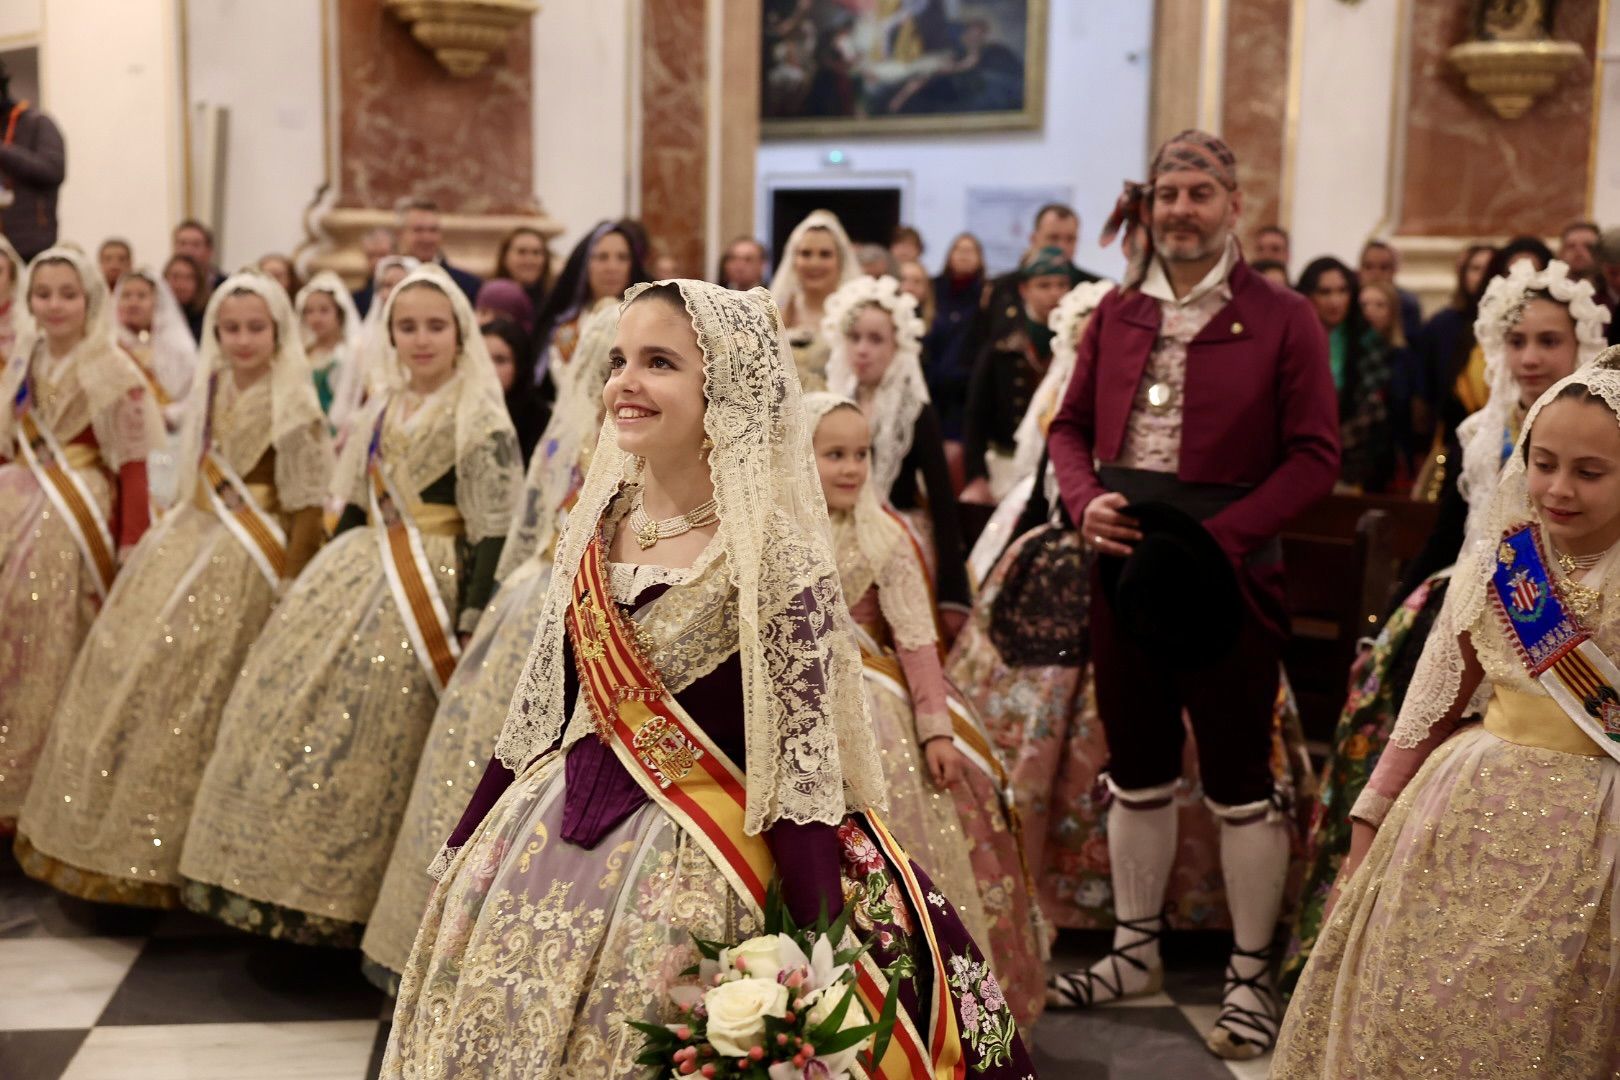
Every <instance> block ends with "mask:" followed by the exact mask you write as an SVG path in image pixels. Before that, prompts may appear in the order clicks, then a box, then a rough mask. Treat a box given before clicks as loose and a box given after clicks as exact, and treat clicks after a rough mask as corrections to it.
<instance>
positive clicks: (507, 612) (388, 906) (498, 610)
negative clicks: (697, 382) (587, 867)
mask: <svg viewBox="0 0 1620 1080" xmlns="http://www.w3.org/2000/svg"><path fill="white" fill-rule="evenodd" d="M618 325H619V312H618V308H617V306H613V307H609V308H607V309H606V310H604V311H602V312H599V313H598V314H597V315H595V316H594V317H593V318H592V319H591V320H590V322H588V323H587V324H586V326H585V330H584V332H583V333H582V334H581V335H580V339H579V344H578V346H577V347H576V348H575V350H574V355H573V359H572V360H571V361H570V362H569V364H568V365H567V366H566V367H565V368H563V369H562V371H560V372H556V373H554V374H555V375H556V376H557V378H558V381H559V384H560V386H561V388H562V389H561V391H560V393H559V395H558V398H557V408H556V410H555V411H553V412H552V414H551V422H550V424H548V425H547V428H546V432H545V435H544V436H543V437H542V438H541V440H540V446H539V448H538V452H537V453H536V454H535V456H534V459H533V460H532V461H531V462H530V464H529V475H528V479H527V480H526V481H525V483H524V487H523V499H522V502H521V504H520V507H521V508H520V509H519V511H518V512H517V513H516V514H514V515H513V516H512V528H511V531H510V532H508V533H507V536H506V546H505V547H504V548H503V549H502V550H501V561H500V565H499V566H497V567H496V571H495V579H496V581H497V582H498V583H499V584H498V589H497V591H496V593H495V598H494V599H493V600H492V601H491V602H490V604H489V609H488V610H487V611H485V612H484V614H483V616H482V617H481V618H480V619H479V620H478V629H477V630H476V631H475V632H474V633H473V636H472V639H471V641H469V642H468V644H467V648H466V651H465V652H463V653H462V657H461V661H460V662H459V663H458V664H457V665H456V672H455V674H454V675H453V676H451V678H450V682H449V684H448V685H447V686H446V687H445V689H444V697H443V698H441V699H440V701H439V708H438V711H437V712H436V713H435V714H434V716H433V727H432V729H431V731H430V732H429V734H428V738H427V742H426V744H425V745H424V746H423V748H422V760H421V762H420V764H418V765H417V769H416V783H415V786H413V787H412V788H411V799H410V802H409V803H408V804H407V805H406V807H405V817H404V820H403V821H402V822H401V824H400V829H399V837H398V839H396V840H395V841H394V853H393V855H392V856H391V857H390V859H389V861H388V872H387V873H386V874H385V875H384V876H383V882H382V888H381V889H380V890H379V892H378V894H377V904H376V906H375V907H374V908H372V911H371V918H370V920H368V922H367V924H366V935H365V938H364V940H363V941H362V942H361V948H362V949H363V950H364V951H365V954H366V973H367V975H368V976H369V977H370V978H371V979H372V981H374V982H376V983H378V984H379V985H381V986H383V987H385V988H389V989H392V988H393V987H395V986H396V985H397V982H398V973H399V972H400V971H403V970H404V968H405V961H406V960H407V959H409V957H410V953H411V942H412V941H413V940H414V939H415V938H416V928H417V926H419V925H420V924H421V922H422V911H423V909H424V908H426V906H427V899H428V892H429V891H430V889H431V888H432V886H433V879H432V878H431V877H430V876H429V875H428V873H427V868H428V864H429V863H431V862H432V861H433V860H434V857H435V856H436V855H437V854H438V852H439V849H440V848H441V847H442V846H443V844H444V838H445V837H446V836H449V835H450V830H451V829H452V828H454V827H455V824H456V819H457V818H459V817H460V816H461V812H462V811H463V810H465V809H466V807H467V798H468V795H469V794H470V793H471V792H472V790H473V788H474V787H475V786H477V784H478V778H479V776H480V775H482V773H483V769H484V762H486V761H488V760H489V756H490V754H491V753H492V752H493V751H494V749H495V738H496V736H497V735H499V734H500V731H501V722H502V721H504V720H505V719H506V708H507V706H508V705H509V704H511V701H512V690H513V688H515V687H516V686H517V684H518V678H519V676H521V675H522V674H523V662H524V660H525V659H526V658H527V657H528V655H529V646H530V645H531V644H532V643H533V641H534V628H535V625H536V624H537V623H538V622H539V621H540V614H541V607H542V605H543V604H544V602H545V598H546V589H547V586H548V585H549V583H550V581H551V562H552V556H554V555H555V554H556V540H557V535H558V534H559V533H560V532H561V530H562V523H563V521H565V520H566V518H567V515H568V508H569V507H570V506H571V505H572V504H573V499H574V496H575V494H576V493H577V492H578V491H579V485H580V483H581V482H582V481H583V480H584V478H585V470H586V469H587V468H588V467H589V465H590V456H591V451H592V450H593V449H594V448H595V446H596V436H597V432H598V431H600V430H601V427H602V420H601V411H602V386H603V384H604V383H606V382H607V376H608V351H609V349H610V348H612V345H613V337H614V334H615V333H616V332H617V330H618Z"/></svg>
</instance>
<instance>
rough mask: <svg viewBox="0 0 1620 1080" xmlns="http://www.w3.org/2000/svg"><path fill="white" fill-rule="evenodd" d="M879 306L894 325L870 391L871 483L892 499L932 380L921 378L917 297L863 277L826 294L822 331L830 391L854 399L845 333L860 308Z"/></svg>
mask: <svg viewBox="0 0 1620 1080" xmlns="http://www.w3.org/2000/svg"><path fill="white" fill-rule="evenodd" d="M869 306H876V307H878V308H880V309H881V310H882V311H883V313H884V314H886V315H888V316H889V321H890V323H891V324H893V326H894V359H893V360H891V361H890V362H889V367H888V370H886V371H885V372H884V373H883V379H882V381H880V382H879V383H878V388H877V392H876V393H874V394H873V395H872V408H871V411H870V412H869V413H868V414H867V415H868V416H869V418H870V419H871V422H872V479H871V480H870V481H869V482H868V486H869V487H871V488H873V489H874V490H875V491H877V492H881V493H882V495H881V497H882V498H885V499H886V498H888V495H889V490H890V489H891V488H892V487H894V480H895V477H897V476H899V475H900V463H901V462H902V461H904V460H905V457H906V455H907V454H909V453H910V452H911V439H912V436H913V435H914V434H916V430H917V415H918V414H919V413H921V412H922V410H923V406H924V405H926V404H928V400H929V398H928V381H927V380H926V379H925V378H923V370H922V339H923V334H925V333H926V332H927V330H928V327H927V326H925V325H924V324H923V321H922V318H921V317H920V316H918V314H917V299H916V297H914V296H912V295H911V294H909V293H904V292H901V291H900V283H899V282H898V281H896V280H895V279H894V278H892V277H880V278H871V277H864V276H863V277H859V278H856V279H855V280H854V281H851V282H849V283H848V284H847V285H841V286H839V288H838V291H837V292H835V293H833V294H832V295H831V296H829V297H828V298H827V310H826V314H825V315H824V317H823V318H822V320H821V333H822V336H823V337H824V338H825V339H826V341H827V345H828V348H829V349H830V350H831V351H830V352H829V354H828V356H827V389H829V390H831V391H832V392H833V393H835V394H842V395H843V396H845V397H848V398H853V397H855V392H856V378H855V372H854V371H853V370H852V369H851V368H850V366H849V342H848V339H847V338H845V336H844V335H845V334H847V333H848V332H849V328H850V327H851V326H852V325H853V324H854V322H855V319H856V317H857V316H859V315H860V313H861V311H862V310H863V309H865V308H867V307H869Z"/></svg>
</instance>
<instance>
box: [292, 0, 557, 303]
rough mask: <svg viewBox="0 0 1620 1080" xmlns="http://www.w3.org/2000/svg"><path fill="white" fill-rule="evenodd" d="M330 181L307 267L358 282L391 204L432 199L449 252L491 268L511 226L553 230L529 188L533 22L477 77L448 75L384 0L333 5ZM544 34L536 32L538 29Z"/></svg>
mask: <svg viewBox="0 0 1620 1080" xmlns="http://www.w3.org/2000/svg"><path fill="white" fill-rule="evenodd" d="M327 15H328V22H327V29H326V35H327V41H326V42H325V47H326V49H327V52H328V76H327V86H326V93H327V125H328V132H327V142H328V151H327V156H328V161H327V186H326V190H325V191H324V192H323V194H322V196H321V198H320V200H319V201H318V204H317V206H316V207H315V208H314V213H313V214H312V215H311V217H312V218H313V222H314V231H315V233H316V236H317V239H318V241H319V245H318V248H317V253H316V256H315V259H314V262H315V264H316V265H318V266H325V267H331V268H334V269H337V270H339V271H340V272H342V273H343V274H344V275H345V276H346V277H348V278H350V279H352V280H354V281H356V282H358V281H359V279H360V277H361V275H362V274H363V272H364V266H365V264H364V261H363V257H362V256H361V254H360V251H359V246H358V245H359V238H360V237H361V236H362V235H363V234H364V233H365V232H366V231H368V230H370V229H372V228H375V227H378V226H383V227H389V228H391V227H393V226H394V224H395V207H396V206H397V205H398V204H399V203H400V202H401V201H403V200H405V199H409V198H413V197H422V198H428V199H432V200H433V201H435V202H436V203H438V205H439V207H440V210H441V211H442V212H443V219H444V252H445V255H446V257H447V258H448V259H449V260H450V261H451V262H453V263H456V264H457V265H460V266H463V267H465V268H466V269H468V270H470V271H472V272H474V273H476V274H479V275H487V274H488V273H489V272H490V271H491V269H492V268H493V267H492V264H493V261H494V257H495V251H496V247H497V245H498V244H499V242H500V238H501V237H502V236H503V235H504V234H505V233H506V232H507V231H509V230H510V229H512V228H513V227H515V226H517V225H520V224H522V225H529V226H533V227H535V228H537V229H539V230H541V231H542V232H544V233H545V234H547V235H548V236H549V235H554V234H556V233H557V232H559V231H560V226H558V225H557V224H556V223H555V222H553V221H551V220H550V219H548V218H547V217H545V215H544V214H543V213H542V212H541V209H540V204H539V202H538V200H537V199H536V197H535V192H534V143H533V140H534V122H533V108H534V93H533V86H532V81H531V58H530V47H531V46H530V25H529V23H528V22H527V21H524V22H522V23H520V24H519V25H518V26H517V27H516V28H515V29H514V30H512V32H511V33H510V35H509V36H508V37H507V39H506V41H505V43H504V49H503V50H502V51H501V52H500V53H497V54H495V55H494V56H493V57H491V59H490V61H489V63H488V64H487V65H486V66H485V67H484V69H483V70H482V71H480V72H478V73H477V74H474V75H472V76H468V77H458V76H455V75H452V74H451V73H450V72H449V71H447V70H446V69H445V68H444V66H443V65H442V64H441V63H440V62H439V61H438V60H437V59H435V57H434V55H433V53H432V52H430V51H429V50H428V49H427V48H425V47H424V46H423V45H422V44H421V43H420V42H418V41H417V40H416V39H415V38H413V37H412V35H411V31H410V28H409V27H408V26H407V25H406V24H405V23H404V22H402V21H401V20H400V19H399V18H398V17H397V16H396V15H394V14H392V13H391V12H390V11H388V10H387V9H386V8H385V5H384V3H383V0H328V11H327ZM542 32H543V31H542Z"/></svg>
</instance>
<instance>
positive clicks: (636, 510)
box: [629, 498, 720, 551]
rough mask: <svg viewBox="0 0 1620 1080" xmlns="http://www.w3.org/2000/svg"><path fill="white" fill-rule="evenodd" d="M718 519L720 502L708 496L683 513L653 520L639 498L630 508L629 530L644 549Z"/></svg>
mask: <svg viewBox="0 0 1620 1080" xmlns="http://www.w3.org/2000/svg"><path fill="white" fill-rule="evenodd" d="M719 520H720V504H719V503H717V502H715V500H714V499H713V498H710V499H709V500H708V501H707V502H704V503H699V504H698V505H697V506H694V507H693V508H692V509H690V510H688V511H687V512H686V513H684V514H676V515H675V516H674V517H670V518H664V519H663V520H662V521H654V520H653V519H652V518H650V517H648V516H647V509H646V507H644V506H642V504H641V499H639V498H637V499H636V505H635V506H634V507H632V508H631V510H630V521H629V525H630V531H631V532H633V533H634V534H635V537H636V543H638V544H640V545H641V550H643V551H646V550H647V549H648V548H650V547H652V546H653V545H654V544H656V543H658V541H660V540H668V539H669V538H670V537H672V536H680V535H681V534H683V533H689V532H691V531H692V530H693V529H698V528H702V527H703V526H704V525H712V524H713V523H714V522H716V521H719Z"/></svg>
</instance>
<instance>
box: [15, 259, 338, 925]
mask: <svg viewBox="0 0 1620 1080" xmlns="http://www.w3.org/2000/svg"><path fill="white" fill-rule="evenodd" d="M132 273H134V274H138V273H140V271H132ZM138 280H139V279H138V278H132V277H131V274H125V275H124V276H123V278H121V279H120V282H119V287H120V288H123V287H124V286H125V284H126V283H129V282H131V281H138ZM203 329H204V334H203V351H202V358H201V365H200V367H199V368H198V369H197V370H196V371H195V372H194V375H195V383H196V393H195V394H194V395H193V396H192V397H191V399H190V401H189V403H188V408H187V416H186V418H185V422H184V424H183V425H182V430H181V438H180V442H179V446H180V448H181V450H180V454H179V464H180V468H179V478H180V483H182V484H183V485H184V488H183V490H185V491H186V492H187V493H188V496H189V497H188V498H187V500H186V501H185V502H183V503H181V504H179V505H178V506H177V507H176V508H175V509H174V511H173V512H171V513H169V514H168V515H166V516H165V517H164V518H163V519H162V520H161V521H160V522H159V523H158V524H157V525H155V526H154V527H153V528H152V529H151V530H150V531H149V532H148V533H147V534H146V536H145V537H144V538H143V539H142V541H141V543H140V544H139V546H137V547H136V549H135V551H134V553H133V554H132V555H131V556H130V559H129V563H128V564H127V565H126V566H125V567H124V569H123V571H122V572H121V573H120V574H119V575H118V581H117V584H116V585H114V587H113V590H112V594H111V595H110V596H109V597H108V600H107V607H106V609H105V610H104V611H102V613H101V615H100V617H99V618H98V619H97V620H96V622H95V625H94V626H93V627H92V628H91V631H90V636H89V638H88V639H87V640H86V641H85V644H84V648H83V649H81V650H80V652H79V657H78V660H77V661H76V662H75V664H74V666H73V673H72V675H71V677H70V678H69V679H68V683H67V687H66V690H65V692H64V694H63V698H62V704H61V707H60V708H59V709H58V710H57V713H56V719H55V721H54V723H53V724H52V728H51V737H50V741H49V742H48V743H47V744H46V747H45V753H44V756H43V758H42V759H41V762H40V768H39V774H38V776H37V777H36V778H35V781H34V785H33V788H32V790H31V791H30V793H29V796H28V801H27V803H26V804H25V806H24V809H23V814H22V818H21V820H20V821H19V823H18V834H19V835H18V837H17V853H18V861H19V862H20V863H21V864H22V867H23V869H24V870H26V871H27V872H28V873H29V874H30V875H32V876H33V877H36V878H39V879H40V880H42V881H46V882H49V883H50V884H52V885H54V886H56V887H57V888H58V889H61V890H62V891H63V892H67V893H71V894H73V895H75V896H81V897H84V898H85V899H88V900H98V901H106V902H112V903H123V904H137V905H141V906H146V907H176V906H178V904H179V891H178V886H179V885H180V871H179V862H180V850H181V846H182V843H183V842H184V840H185V836H186V826H187V824H188V822H189V821H190V818H191V803H192V798H193V796H194V795H195V794H196V790H197V784H198V782H199V781H200V780H201V779H202V774H203V768H204V766H206V765H207V763H208V756H209V753H210V751H212V749H213V746H214V735H215V732H216V731H217V729H218V725H219V718H220V714H221V713H222V712H223V711H224V708H225V700H226V698H227V696H228V695H229V694H230V691H231V688H232V686H233V685H235V682H236V677H237V675H238V673H239V672H240V671H241V668H242V660H243V657H245V656H246V655H247V651H248V647H249V646H250V645H252V644H253V641H254V639H255V638H256V637H258V635H259V631H260V629H261V628H262V627H263V626H264V623H265V620H266V619H267V618H268V617H269V615H270V609H271V607H272V605H273V604H274V603H275V600H276V597H277V595H278V594H279V592H280V591H281V589H282V588H283V587H284V585H285V584H286V583H288V582H290V581H291V580H292V579H293V578H295V577H297V576H298V573H299V571H300V570H302V569H303V567H304V564H305V563H307V562H308V561H309V559H310V557H311V556H312V555H314V554H315V551H316V550H317V548H318V547H319V546H320V543H321V503H322V500H323V499H324V498H325V495H326V491H327V489H328V488H329V487H330V486H331V481H332V443H331V439H330V438H329V437H328V435H327V433H326V424H325V421H324V419H323V418H322V416H321V410H320V405H319V404H318V403H317V402H316V400H315V391H314V387H313V385H312V384H311V383H310V380H309V366H308V364H307V363H306V362H305V360H304V350H303V346H302V345H301V344H300V343H299V339H298V326H297V323H296V322H294V320H293V315H292V309H291V307H290V305H289V304H288V302H287V296H286V294H285V293H283V292H282V291H281V288H280V286H278V285H276V284H275V283H274V282H272V281H271V280H270V279H269V278H267V277H265V276H263V275H262V274H257V273H242V274H238V275H236V276H235V277H232V278H230V279H229V280H227V281H226V282H225V283H224V285H222V286H221V287H220V288H219V289H217V290H215V292H214V295H213V298H212V299H211V300H210V301H209V304H208V313H207V317H206V318H205V320H204V323H203ZM181 332H182V333H186V331H185V328H184V326H183V325H182V327H181ZM186 340H187V341H188V342H189V341H190V340H191V337H190V334H189V333H186ZM191 381H192V378H191V377H190V376H188V378H187V382H188V383H189V382H191Z"/></svg>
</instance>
